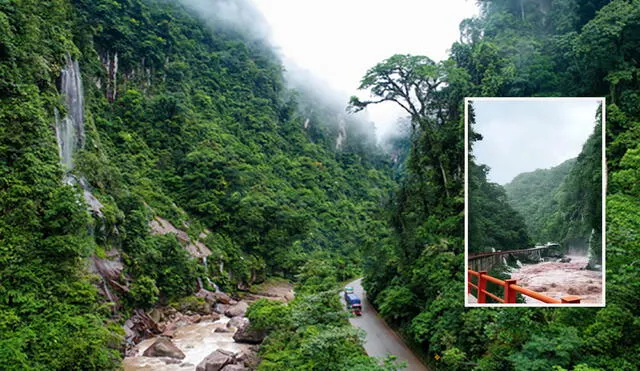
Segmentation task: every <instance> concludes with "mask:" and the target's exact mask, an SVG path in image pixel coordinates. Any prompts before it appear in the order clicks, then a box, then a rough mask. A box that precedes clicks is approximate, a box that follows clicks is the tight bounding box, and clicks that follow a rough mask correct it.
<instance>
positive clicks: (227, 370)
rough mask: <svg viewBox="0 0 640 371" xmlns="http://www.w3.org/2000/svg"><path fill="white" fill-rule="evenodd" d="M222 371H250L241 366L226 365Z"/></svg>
mask: <svg viewBox="0 0 640 371" xmlns="http://www.w3.org/2000/svg"><path fill="white" fill-rule="evenodd" d="M221 371H249V369H248V368H246V367H244V366H243V365H239V364H232V365H226V366H224V368H223V369H222V370H221Z"/></svg>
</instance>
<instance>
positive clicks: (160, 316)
mask: <svg viewBox="0 0 640 371" xmlns="http://www.w3.org/2000/svg"><path fill="white" fill-rule="evenodd" d="M149 317H151V319H152V320H154V321H155V322H156V323H160V322H162V321H164V313H163V312H162V311H161V310H159V309H158V308H153V309H152V310H151V312H149Z"/></svg>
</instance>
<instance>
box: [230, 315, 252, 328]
mask: <svg viewBox="0 0 640 371" xmlns="http://www.w3.org/2000/svg"><path fill="white" fill-rule="evenodd" d="M248 324H249V319H248V318H246V317H242V316H237V317H233V318H231V319H230V320H229V322H227V328H231V327H235V328H241V327H245V326H247V325H248Z"/></svg>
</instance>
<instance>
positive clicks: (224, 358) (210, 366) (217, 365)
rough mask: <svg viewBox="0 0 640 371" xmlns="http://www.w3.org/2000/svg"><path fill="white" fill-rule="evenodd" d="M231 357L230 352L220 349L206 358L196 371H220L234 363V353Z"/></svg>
mask: <svg viewBox="0 0 640 371" xmlns="http://www.w3.org/2000/svg"><path fill="white" fill-rule="evenodd" d="M231 354H232V355H231V356H229V352H227V351H224V350H222V349H218V350H216V351H215V352H213V353H211V354H209V355H208V356H206V357H205V358H204V359H203V360H202V361H201V362H200V363H199V364H198V366H197V367H196V371H220V370H222V368H223V367H224V366H226V365H228V364H230V363H233V361H234V357H233V353H231Z"/></svg>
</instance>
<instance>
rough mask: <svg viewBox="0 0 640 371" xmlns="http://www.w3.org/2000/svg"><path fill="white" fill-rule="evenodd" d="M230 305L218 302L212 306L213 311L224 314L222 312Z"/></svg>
mask: <svg viewBox="0 0 640 371" xmlns="http://www.w3.org/2000/svg"><path fill="white" fill-rule="evenodd" d="M230 307H231V306H230V305H227V304H220V303H218V304H216V305H215V307H213V311H214V312H216V313H219V314H224V312H225V311H226V310H227V309H229V308H230Z"/></svg>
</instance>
